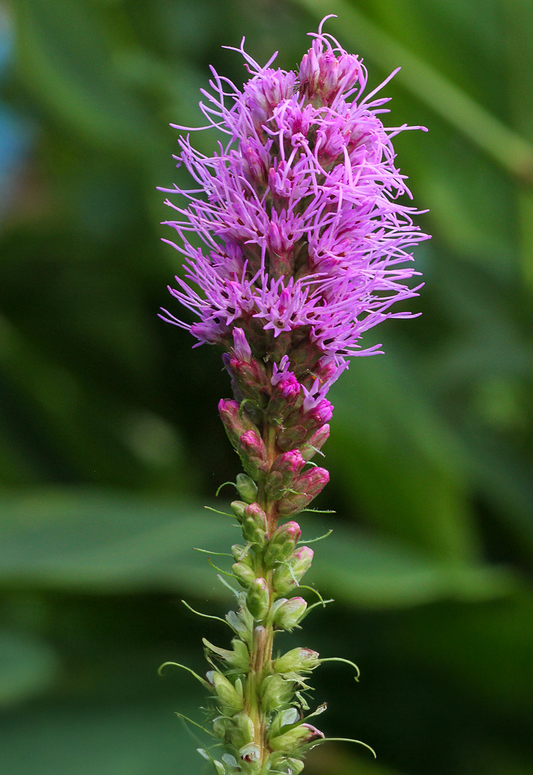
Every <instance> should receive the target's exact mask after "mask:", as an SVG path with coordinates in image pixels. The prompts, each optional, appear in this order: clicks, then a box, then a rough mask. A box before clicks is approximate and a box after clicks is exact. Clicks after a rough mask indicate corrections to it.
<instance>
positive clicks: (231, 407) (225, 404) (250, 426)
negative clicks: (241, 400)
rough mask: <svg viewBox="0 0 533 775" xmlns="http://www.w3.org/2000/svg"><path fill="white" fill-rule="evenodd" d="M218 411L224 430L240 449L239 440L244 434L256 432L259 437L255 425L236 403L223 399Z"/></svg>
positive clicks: (236, 447)
mask: <svg viewBox="0 0 533 775" xmlns="http://www.w3.org/2000/svg"><path fill="white" fill-rule="evenodd" d="M218 411H219V414H220V419H221V420H222V422H223V423H224V428H225V429H226V433H227V434H228V437H229V440H230V441H231V443H232V444H233V446H234V447H235V449H238V447H239V440H240V438H241V436H242V435H243V433H246V431H255V433H257V434H258V435H259V431H258V430H257V428H256V426H255V425H254V423H253V422H252V421H251V420H250V418H249V417H248V415H247V414H246V412H245V411H244V409H243V410H241V407H240V406H239V404H238V403H237V402H236V401H232V400H231V399H229V398H228V399H226V398H223V399H221V401H219V403H218Z"/></svg>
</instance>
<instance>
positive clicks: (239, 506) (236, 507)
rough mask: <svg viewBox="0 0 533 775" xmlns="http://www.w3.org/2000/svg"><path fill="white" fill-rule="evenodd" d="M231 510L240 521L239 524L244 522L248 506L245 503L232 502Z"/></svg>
mask: <svg viewBox="0 0 533 775" xmlns="http://www.w3.org/2000/svg"><path fill="white" fill-rule="evenodd" d="M230 506H231V510H232V511H233V513H234V514H235V516H236V517H237V519H238V520H239V522H242V521H243V519H244V517H245V516H246V507H247V506H248V504H247V503H245V502H244V501H232V502H231V503H230Z"/></svg>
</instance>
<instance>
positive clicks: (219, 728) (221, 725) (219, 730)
mask: <svg viewBox="0 0 533 775" xmlns="http://www.w3.org/2000/svg"><path fill="white" fill-rule="evenodd" d="M231 723H232V722H231V719H229V718H227V717H225V716H218V718H216V719H215V720H214V721H213V732H214V733H215V735H216V736H217V737H218V738H220V740H225V738H226V735H227V732H228V728H229V727H231Z"/></svg>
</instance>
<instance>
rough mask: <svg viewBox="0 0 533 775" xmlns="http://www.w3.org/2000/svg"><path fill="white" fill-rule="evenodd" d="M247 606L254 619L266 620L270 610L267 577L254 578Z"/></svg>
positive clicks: (247, 598)
mask: <svg viewBox="0 0 533 775" xmlns="http://www.w3.org/2000/svg"><path fill="white" fill-rule="evenodd" d="M246 606H247V608H248V610H249V611H250V613H251V614H252V616H253V617H254V619H255V620H256V621H258V622H262V621H264V620H265V619H266V618H267V616H268V612H269V610H270V591H269V589H268V584H267V583H266V581H265V579H262V578H258V579H254V580H253V582H252V583H251V584H250V587H249V588H248V594H247V595H246Z"/></svg>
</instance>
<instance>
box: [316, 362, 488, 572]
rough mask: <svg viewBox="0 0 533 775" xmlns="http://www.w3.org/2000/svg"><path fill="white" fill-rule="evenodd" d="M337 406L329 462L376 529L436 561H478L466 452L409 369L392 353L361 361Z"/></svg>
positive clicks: (336, 396) (336, 395)
mask: <svg viewBox="0 0 533 775" xmlns="http://www.w3.org/2000/svg"><path fill="white" fill-rule="evenodd" d="M333 402H334V404H335V409H336V418H337V424H336V426H334V437H335V439H336V442H337V443H336V445H335V446H334V447H332V448H331V449H330V450H329V451H328V459H329V457H331V459H332V460H333V463H334V473H335V474H336V475H337V476H341V477H342V481H343V489H344V491H345V494H346V496H347V497H348V498H350V500H351V501H352V502H353V501H354V500H355V499H357V500H359V501H360V502H361V503H363V504H364V507H365V511H366V513H367V515H368V516H369V517H370V518H371V519H372V520H373V521H374V522H375V523H376V524H378V525H380V526H381V527H382V528H386V529H387V531H389V532H390V533H392V534H394V535H397V536H400V537H401V538H402V540H404V541H406V542H411V543H413V544H415V545H418V546H420V547H423V549H424V550H425V551H427V552H428V553H430V554H432V555H433V556H435V557H440V558H441V559H443V560H444V559H447V560H449V561H452V562H457V563H461V562H463V561H467V560H469V559H470V558H473V557H475V556H476V554H477V552H478V546H477V538H476V535H475V532H474V529H473V525H472V517H471V514H470V510H469V504H468V491H467V480H466V477H465V471H464V467H465V451H464V449H463V447H462V445H461V443H460V442H459V441H458V439H457V438H456V437H455V436H454V434H453V433H452V432H451V431H450V429H449V428H447V426H446V424H445V423H444V422H442V420H441V419H440V418H439V416H438V415H437V414H436V413H435V411H434V410H433V409H432V407H431V405H430V403H429V402H428V401H427V398H426V397H425V396H424V394H423V393H422V391H421V389H420V386H419V385H417V384H416V381H415V380H414V379H413V376H412V375H410V374H409V371H408V367H407V365H406V364H403V363H401V362H400V361H399V360H398V359H397V358H395V356H394V354H393V353H391V352H390V348H389V351H388V353H387V355H386V357H384V358H383V357H379V356H376V357H374V358H364V359H356V360H355V362H354V363H353V364H352V367H351V369H350V371H349V373H348V374H346V375H345V376H344V379H343V386H342V391H340V390H339V391H337V390H336V389H335V390H334V392H333ZM377 406H379V411H376V407H377ZM384 458H385V459H387V460H388V461H389V462H388V463H387V464H386V465H384V464H383V460H384Z"/></svg>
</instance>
